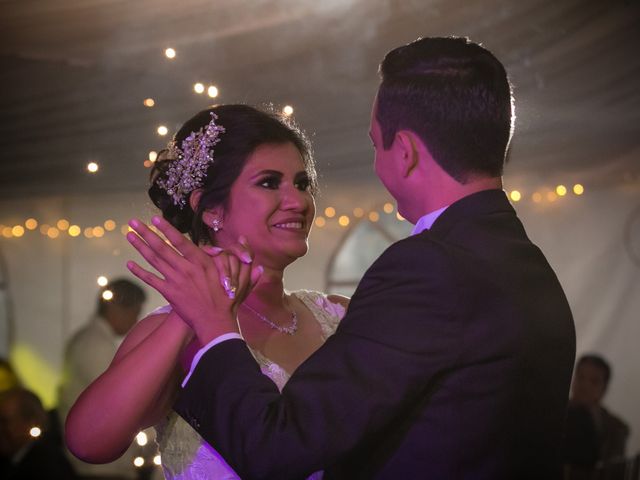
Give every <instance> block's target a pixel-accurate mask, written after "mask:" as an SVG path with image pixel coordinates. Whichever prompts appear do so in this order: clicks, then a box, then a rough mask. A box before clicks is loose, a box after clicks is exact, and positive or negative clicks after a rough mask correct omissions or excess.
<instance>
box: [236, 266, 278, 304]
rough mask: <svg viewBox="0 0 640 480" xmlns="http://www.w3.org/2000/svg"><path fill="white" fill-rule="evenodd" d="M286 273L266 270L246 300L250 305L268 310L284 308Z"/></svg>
mask: <svg viewBox="0 0 640 480" xmlns="http://www.w3.org/2000/svg"><path fill="white" fill-rule="evenodd" d="M283 279H284V272H283V271H282V270H280V271H275V270H269V269H265V271H264V273H263V274H262V276H261V277H260V280H259V281H258V284H257V285H256V286H255V288H254V289H253V290H252V292H251V293H250V294H249V296H248V297H247V299H246V300H245V301H246V302H248V303H249V304H250V305H252V306H254V307H256V306H258V307H264V308H267V309H277V308H283V307H284V304H285V293H284V280H283Z"/></svg>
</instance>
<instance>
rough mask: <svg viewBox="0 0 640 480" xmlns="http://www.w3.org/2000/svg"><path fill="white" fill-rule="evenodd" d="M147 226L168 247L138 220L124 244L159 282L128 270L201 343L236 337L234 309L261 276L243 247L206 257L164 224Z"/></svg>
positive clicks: (211, 251)
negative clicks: (226, 335) (231, 334)
mask: <svg viewBox="0 0 640 480" xmlns="http://www.w3.org/2000/svg"><path fill="white" fill-rule="evenodd" d="M152 221H153V224H154V225H155V226H156V227H157V228H158V229H159V230H160V231H161V232H162V233H163V234H164V235H165V237H166V238H167V239H168V241H169V242H170V244H169V245H168V244H167V243H166V242H165V241H164V240H163V239H162V238H160V237H159V236H158V235H156V234H155V233H154V232H153V231H151V230H150V229H149V228H148V227H147V226H146V225H144V223H142V222H140V221H139V220H137V219H133V220H131V222H130V223H129V225H130V226H131V228H132V229H133V230H134V232H135V233H133V232H129V233H128V234H127V240H128V241H129V242H130V243H131V244H132V245H133V247H134V248H135V249H136V250H137V251H138V252H139V253H140V254H141V255H142V256H143V257H144V258H145V259H146V260H147V261H148V262H149V264H150V265H151V266H152V267H154V268H155V269H156V270H157V271H158V272H159V273H160V274H161V275H162V277H160V276H158V275H156V274H154V273H151V272H149V271H147V270H145V269H144V268H142V267H140V266H139V265H138V264H137V263H136V262H133V261H129V262H127V267H128V268H129V270H130V271H131V272H132V273H133V274H134V275H135V276H136V277H138V278H140V280H142V281H143V282H145V283H146V284H148V285H149V286H151V287H153V288H154V289H156V290H157V291H158V292H159V293H160V294H161V295H162V296H163V297H164V298H165V299H166V300H167V301H168V302H169V303H170V304H171V305H172V307H173V308H174V309H175V311H176V312H177V313H178V315H179V316H180V317H181V318H182V319H183V320H184V321H185V322H186V323H187V324H189V325H190V326H191V327H192V328H193V330H194V331H195V333H196V335H197V336H198V338H199V340H200V341H201V342H203V343H206V342H207V341H209V340H211V339H213V338H215V337H217V336H218V335H221V334H223V333H228V332H231V331H235V332H237V331H238V327H237V323H236V320H235V318H236V310H237V308H238V306H239V305H240V303H241V302H242V300H244V298H245V297H246V295H247V294H248V292H249V291H250V289H251V288H252V286H253V285H254V284H255V282H257V279H258V278H259V275H260V274H261V269H260V268H259V267H258V268H252V253H251V251H250V249H249V247H248V245H246V242H245V243H244V244H237V245H234V246H233V247H232V248H231V249H230V251H228V252H224V251H223V250H221V249H218V248H216V247H209V248H208V249H207V252H205V251H203V249H200V248H198V247H197V246H196V245H194V244H193V243H192V242H190V241H188V240H187V239H186V238H185V237H184V236H183V235H182V234H181V233H180V232H178V231H177V230H176V229H175V228H173V227H172V226H171V225H170V224H169V223H168V222H167V221H165V220H164V219H162V218H160V217H154V218H153V220H152ZM136 234H137V235H136ZM172 247H173V248H172Z"/></svg>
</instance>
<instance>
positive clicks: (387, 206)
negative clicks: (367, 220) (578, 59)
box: [382, 203, 393, 213]
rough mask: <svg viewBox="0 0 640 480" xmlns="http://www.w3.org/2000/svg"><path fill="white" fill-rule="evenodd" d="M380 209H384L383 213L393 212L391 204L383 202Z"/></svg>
mask: <svg viewBox="0 0 640 480" xmlns="http://www.w3.org/2000/svg"><path fill="white" fill-rule="evenodd" d="M382 210H384V213H393V204H391V203H385V204H384V206H383V207H382Z"/></svg>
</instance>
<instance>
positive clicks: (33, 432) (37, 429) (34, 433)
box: [29, 427, 42, 438]
mask: <svg viewBox="0 0 640 480" xmlns="http://www.w3.org/2000/svg"><path fill="white" fill-rule="evenodd" d="M29 435H31V436H32V437H33V438H38V437H39V436H40V435H42V430H41V429H40V427H32V428H31V430H29Z"/></svg>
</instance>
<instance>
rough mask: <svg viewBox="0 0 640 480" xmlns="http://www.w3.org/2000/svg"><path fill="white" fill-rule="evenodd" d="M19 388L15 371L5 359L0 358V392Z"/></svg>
mask: <svg viewBox="0 0 640 480" xmlns="http://www.w3.org/2000/svg"><path fill="white" fill-rule="evenodd" d="M19 386H20V380H19V379H18V376H17V375H16V372H15V370H14V369H13V367H12V366H11V363H9V360H7V359H6V358H3V357H0V392H4V391H6V390H10V389H12V388H16V387H19Z"/></svg>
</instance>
